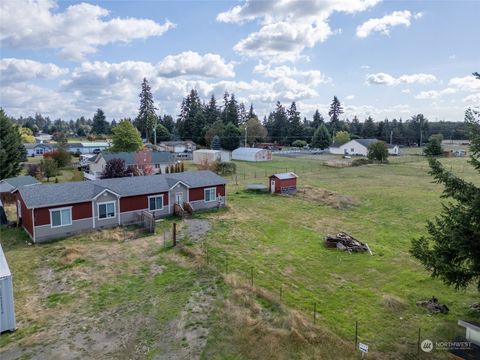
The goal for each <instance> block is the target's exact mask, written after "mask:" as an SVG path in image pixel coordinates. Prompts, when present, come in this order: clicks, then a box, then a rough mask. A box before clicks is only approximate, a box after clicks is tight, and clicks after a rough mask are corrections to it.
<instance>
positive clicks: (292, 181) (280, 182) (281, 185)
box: [268, 172, 298, 194]
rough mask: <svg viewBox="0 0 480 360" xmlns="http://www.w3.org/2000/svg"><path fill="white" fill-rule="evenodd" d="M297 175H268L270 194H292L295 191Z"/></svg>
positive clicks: (291, 173) (290, 173)
mask: <svg viewBox="0 0 480 360" xmlns="http://www.w3.org/2000/svg"><path fill="white" fill-rule="evenodd" d="M297 178H298V176H297V174H295V173H293V172H287V173H280V174H273V175H270V177H269V178H268V179H269V188H270V192H271V193H277V194H292V193H295V192H296V191H297Z"/></svg>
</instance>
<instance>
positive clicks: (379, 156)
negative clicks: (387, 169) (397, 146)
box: [367, 141, 388, 163]
mask: <svg viewBox="0 0 480 360" xmlns="http://www.w3.org/2000/svg"><path fill="white" fill-rule="evenodd" d="M367 156H368V159H369V160H371V161H378V162H381V163H383V162H388V160H387V158H388V147H387V144H385V142H383V141H376V142H374V143H372V144H370V145H369V146H368V155H367Z"/></svg>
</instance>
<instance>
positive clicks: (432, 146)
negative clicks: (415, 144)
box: [423, 136, 443, 156]
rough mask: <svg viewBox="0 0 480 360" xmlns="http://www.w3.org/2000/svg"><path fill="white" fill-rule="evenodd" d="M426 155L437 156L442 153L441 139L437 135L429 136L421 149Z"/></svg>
mask: <svg viewBox="0 0 480 360" xmlns="http://www.w3.org/2000/svg"><path fill="white" fill-rule="evenodd" d="M423 152H424V153H425V155H427V156H439V155H442V154H443V148H442V143H441V140H440V139H439V138H438V137H434V136H431V137H430V140H429V141H428V144H427V146H426V147H425V150H423Z"/></svg>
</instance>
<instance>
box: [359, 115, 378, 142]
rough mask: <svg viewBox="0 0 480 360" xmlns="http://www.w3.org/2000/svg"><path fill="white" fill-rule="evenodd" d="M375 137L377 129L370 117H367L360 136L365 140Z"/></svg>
mask: <svg viewBox="0 0 480 360" xmlns="http://www.w3.org/2000/svg"><path fill="white" fill-rule="evenodd" d="M376 135H377V127H376V125H375V122H374V121H373V119H372V117H371V116H369V117H368V118H367V119H366V120H365V122H364V123H363V126H362V136H363V137H364V138H366V139H369V138H375V136H376Z"/></svg>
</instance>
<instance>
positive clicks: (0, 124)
mask: <svg viewBox="0 0 480 360" xmlns="http://www.w3.org/2000/svg"><path fill="white" fill-rule="evenodd" d="M26 155H27V152H26V150H25V147H24V146H23V144H22V140H21V137H20V133H19V132H18V130H17V128H16V126H14V125H13V123H12V121H11V120H10V119H9V118H8V117H7V116H6V115H5V112H4V111H3V109H1V108H0V180H1V179H5V178H9V177H13V176H17V175H18V174H19V173H20V171H21V169H22V168H21V161H23V159H24V158H25V157H26Z"/></svg>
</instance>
